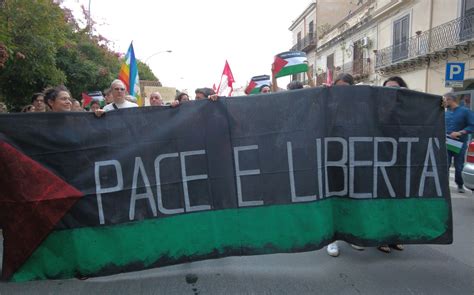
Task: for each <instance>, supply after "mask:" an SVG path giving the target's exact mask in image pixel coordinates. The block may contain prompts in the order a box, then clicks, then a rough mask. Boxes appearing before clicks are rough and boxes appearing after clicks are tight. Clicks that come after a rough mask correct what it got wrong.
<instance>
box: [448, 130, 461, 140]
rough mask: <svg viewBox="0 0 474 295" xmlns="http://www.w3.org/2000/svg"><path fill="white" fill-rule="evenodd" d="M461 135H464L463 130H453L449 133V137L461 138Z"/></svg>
mask: <svg viewBox="0 0 474 295" xmlns="http://www.w3.org/2000/svg"><path fill="white" fill-rule="evenodd" d="M461 135H462V133H461V132H457V131H453V132H451V134H449V137H451V138H454V139H459V137H461Z"/></svg>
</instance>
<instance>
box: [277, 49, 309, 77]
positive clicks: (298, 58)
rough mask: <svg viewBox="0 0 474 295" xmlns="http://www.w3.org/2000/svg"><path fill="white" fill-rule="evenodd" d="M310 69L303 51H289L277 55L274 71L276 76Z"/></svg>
mask: <svg viewBox="0 0 474 295" xmlns="http://www.w3.org/2000/svg"><path fill="white" fill-rule="evenodd" d="M307 71H308V59H307V57H306V53H304V52H302V51H287V52H283V53H280V54H278V55H276V56H275V61H274V62H273V65H272V72H273V75H274V76H275V78H279V77H284V76H288V75H293V74H298V73H305V72H307Z"/></svg>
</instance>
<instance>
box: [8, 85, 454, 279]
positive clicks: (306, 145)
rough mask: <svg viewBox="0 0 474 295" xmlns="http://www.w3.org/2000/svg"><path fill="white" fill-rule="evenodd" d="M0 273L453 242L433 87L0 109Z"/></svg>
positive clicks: (34, 275) (63, 274)
mask: <svg viewBox="0 0 474 295" xmlns="http://www.w3.org/2000/svg"><path fill="white" fill-rule="evenodd" d="M0 133H1V134H0V172H1V178H0V226H1V227H2V228H3V233H4V236H5V250H4V259H3V269H2V271H3V273H2V276H3V278H4V279H8V280H12V281H27V280H35V279H59V278H70V277H78V276H100V275H108V274H114V273H120V272H125V271H132V270H140V269H146V268H152V267H159V266H164V265H170V264H178V263H183V262H190V261H196V260H202V259H211V258H219V257H226V256H231V255H256V254H267V253H290V252H300V251H311V250H316V249H320V248H322V247H323V246H325V245H327V244H328V243H330V242H332V241H334V240H345V241H347V242H350V243H353V244H357V245H361V246H378V245H381V244H392V243H393V244H395V243H397V244H398V243H401V244H449V243H451V242H452V217H451V201H450V193H449V187H448V167H447V160H446V145H445V140H446V139H445V130H444V112H443V110H442V108H441V107H440V97H437V96H432V95H428V94H423V93H419V92H414V91H410V90H406V89H393V88H380V87H369V86H346V87H331V88H313V89H303V90H296V91H285V92H279V93H274V94H271V95H255V96H253V97H252V98H251V99H249V98H245V97H237V98H222V99H219V100H218V101H217V102H212V101H194V102H189V103H184V104H182V105H181V106H179V107H177V108H165V107H147V108H136V109H123V110H118V111H112V112H109V113H107V114H106V115H105V116H104V117H102V118H96V117H94V115H93V114H92V113H30V114H7V115H0Z"/></svg>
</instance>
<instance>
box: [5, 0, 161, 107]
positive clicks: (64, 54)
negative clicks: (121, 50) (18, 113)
mask: <svg viewBox="0 0 474 295" xmlns="http://www.w3.org/2000/svg"><path fill="white" fill-rule="evenodd" d="M1 44H4V45H5V47H6V52H7V54H6V56H8V59H7V61H6V63H5V65H4V67H3V68H1V67H0V99H1V100H4V101H5V102H6V103H7V104H8V105H9V107H10V108H16V109H19V108H21V107H22V106H24V105H26V104H28V103H29V99H30V96H31V95H32V94H33V93H34V92H38V91H42V90H43V89H44V88H46V87H48V86H55V85H59V84H64V85H66V87H68V88H69V90H70V91H71V94H72V96H73V97H75V98H80V95H81V93H82V92H87V91H96V90H103V89H105V88H107V87H108V86H109V85H110V82H111V81H112V80H114V79H116V78H117V77H118V73H119V70H120V65H121V63H122V62H123V59H120V58H119V55H118V54H117V53H115V52H113V51H111V50H110V49H109V48H108V47H107V41H106V40H105V39H104V38H103V37H102V36H94V35H91V34H90V33H89V29H88V28H85V29H81V28H80V27H79V25H78V24H77V22H76V21H75V19H74V18H73V17H72V13H71V12H70V11H68V10H63V9H61V8H60V7H59V5H58V4H55V3H54V2H53V1H52V0H35V1H31V0H6V2H5V3H4V7H3V8H2V9H0V45H1ZM4 55H5V54H4ZM138 70H139V75H140V78H141V79H142V80H157V78H156V77H155V75H154V74H153V73H152V71H151V70H150V68H149V67H148V66H147V65H146V64H144V63H142V62H140V61H138Z"/></svg>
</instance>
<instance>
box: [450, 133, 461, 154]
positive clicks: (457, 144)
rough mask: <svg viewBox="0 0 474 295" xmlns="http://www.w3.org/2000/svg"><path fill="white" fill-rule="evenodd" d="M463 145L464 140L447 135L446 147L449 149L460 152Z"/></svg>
mask: <svg viewBox="0 0 474 295" xmlns="http://www.w3.org/2000/svg"><path fill="white" fill-rule="evenodd" d="M462 146H463V142H462V141H459V140H455V139H452V138H451V137H449V136H446V148H447V149H448V151H451V152H453V153H456V154H459V153H460V152H461V149H462Z"/></svg>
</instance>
